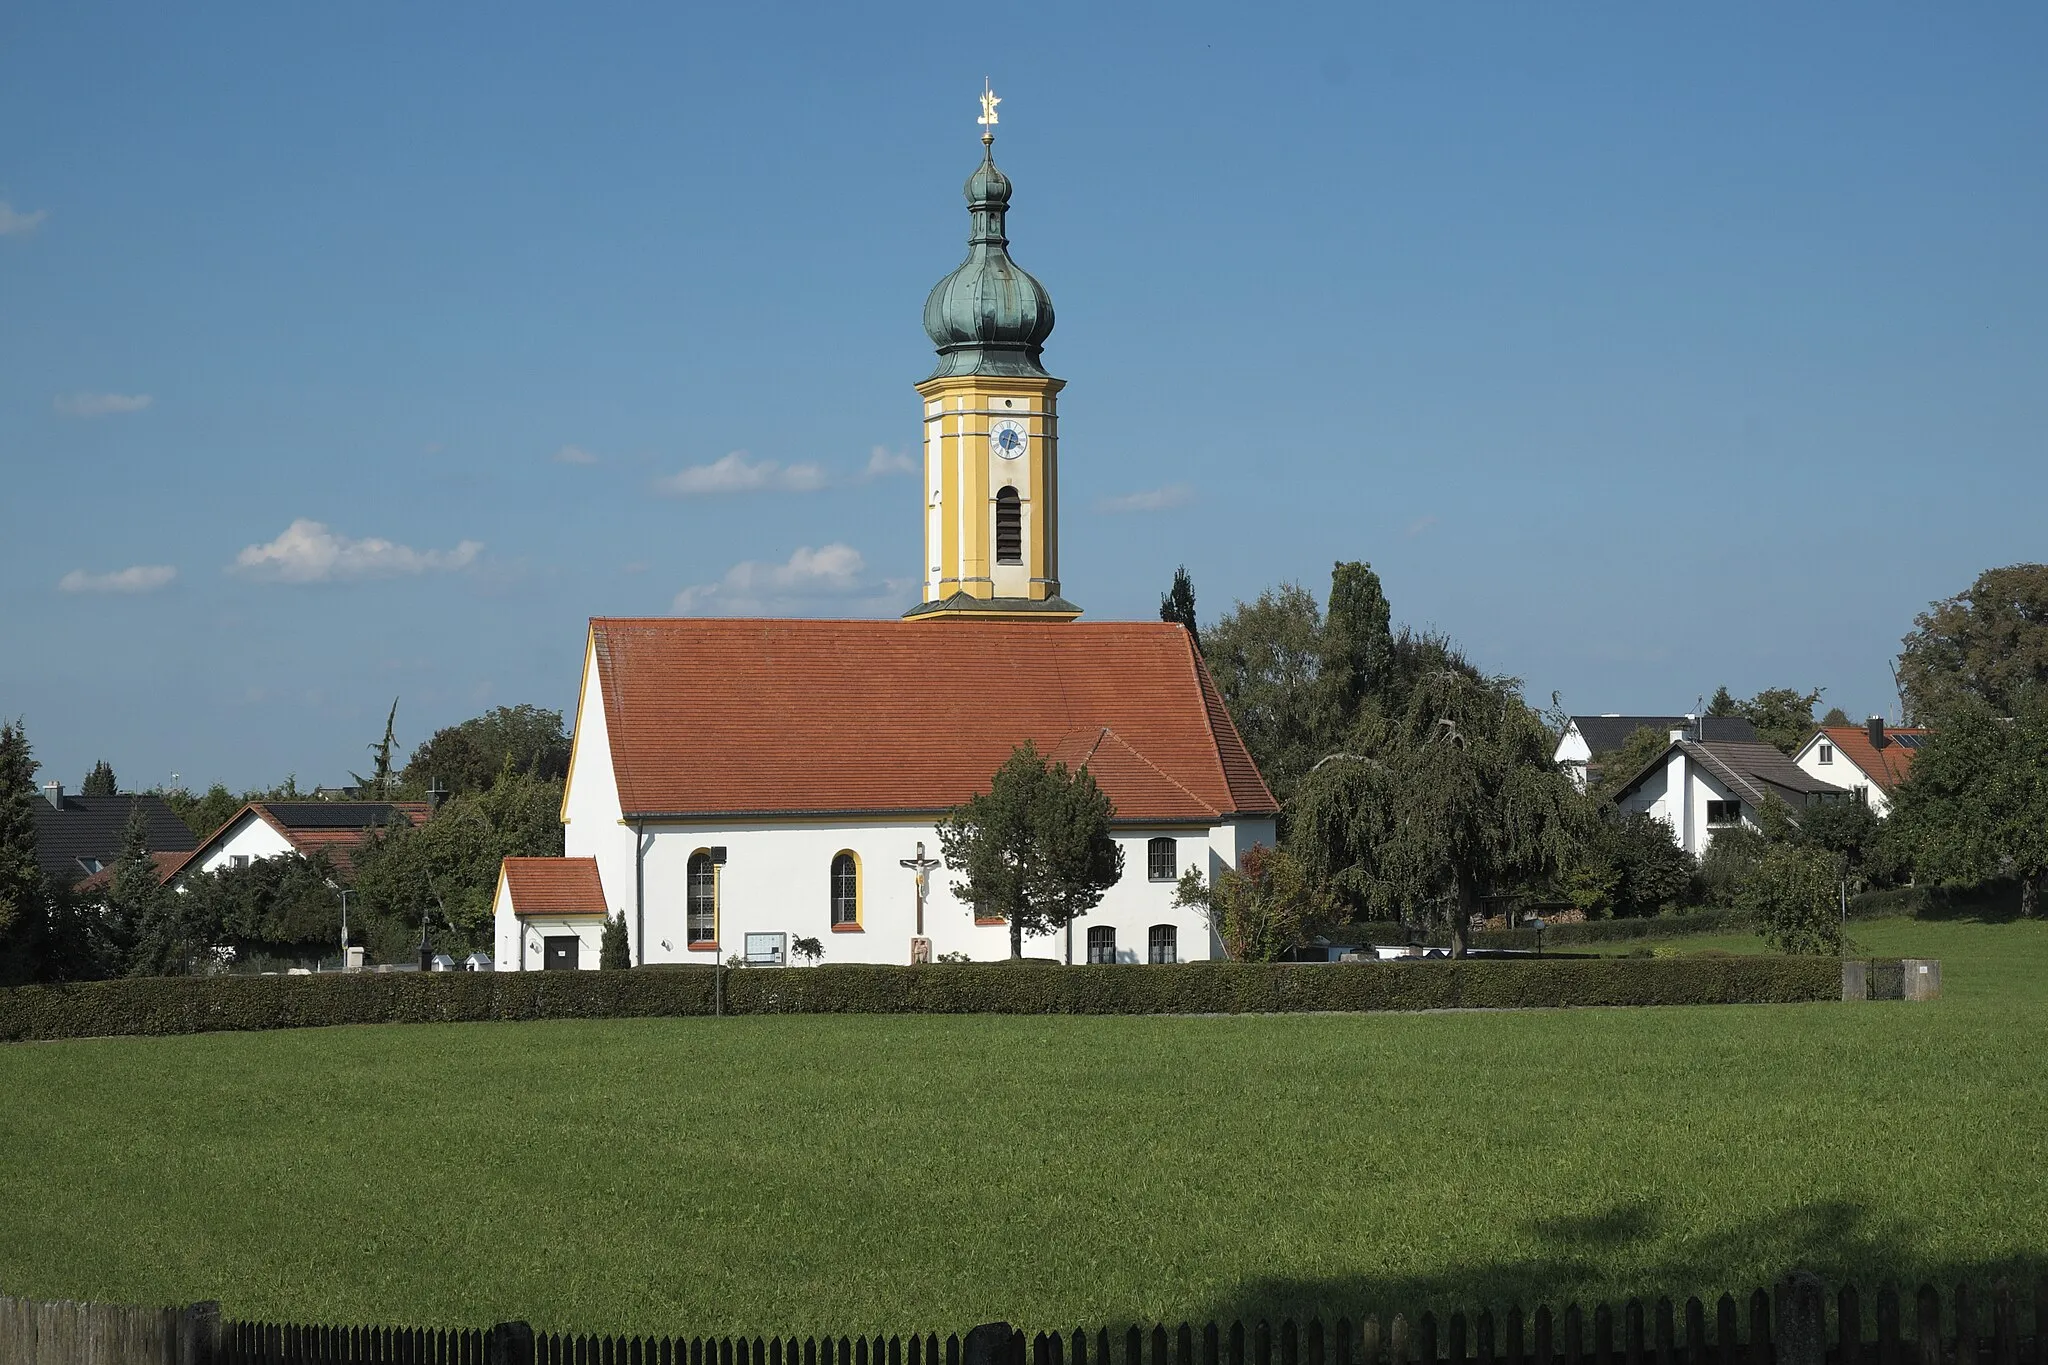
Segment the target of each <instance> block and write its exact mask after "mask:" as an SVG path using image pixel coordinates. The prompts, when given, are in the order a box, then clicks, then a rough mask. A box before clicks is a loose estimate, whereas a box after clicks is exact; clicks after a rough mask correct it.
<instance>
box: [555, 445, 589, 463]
mask: <svg viewBox="0 0 2048 1365" xmlns="http://www.w3.org/2000/svg"><path fill="white" fill-rule="evenodd" d="M553 458H554V461H555V463H556V464H596V463H597V456H595V455H593V454H591V453H590V452H589V451H587V450H585V449H584V448H583V447H582V446H563V447H562V448H561V449H560V450H558V451H556V452H555V453H554V457H553Z"/></svg>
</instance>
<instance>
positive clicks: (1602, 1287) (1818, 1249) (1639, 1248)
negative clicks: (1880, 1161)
mask: <svg viewBox="0 0 2048 1365" xmlns="http://www.w3.org/2000/svg"><path fill="white" fill-rule="evenodd" d="M1445 1216H1446V1217H1456V1216H1457V1210H1456V1209H1455V1208H1454V1207H1447V1208H1446V1209H1445ZM1665 1223H1666V1220H1665V1219H1664V1218H1663V1217H1662V1215H1661V1214H1660V1213H1659V1211H1658V1210H1657V1209H1656V1208H1655V1207H1654V1206H1652V1205H1650V1204H1648V1203H1645V1202H1624V1203H1619V1204H1616V1205H1614V1206H1613V1207H1611V1208H1608V1209H1605V1210H1603V1211H1600V1212H1597V1213H1590V1214H1582V1215H1572V1216H1569V1217H1561V1218H1544V1219H1536V1220H1532V1221H1531V1222H1530V1223H1529V1224H1527V1225H1526V1226H1527V1230H1528V1231H1529V1232H1530V1233H1533V1234H1534V1237H1535V1239H1536V1240H1537V1241H1538V1242H1539V1243H1540V1247H1541V1249H1540V1250H1539V1251H1537V1252H1536V1253H1535V1254H1533V1255H1528V1256H1523V1257H1519V1258H1512V1259H1510V1258H1504V1259H1501V1260H1498V1261H1491V1262H1478V1263H1474V1264H1469V1265H1462V1266H1458V1267H1455V1268H1452V1269H1447V1270H1441V1271H1434V1272H1424V1273H1421V1274H1416V1275H1408V1276H1381V1277H1374V1276H1359V1277H1355V1278H1354V1277H1341V1276H1333V1277H1324V1278H1315V1277H1296V1276H1274V1277H1271V1278H1266V1279H1258V1280H1252V1281H1249V1282H1247V1283H1244V1284H1241V1285H1238V1286H1236V1287H1234V1288H1232V1289H1230V1290H1229V1291H1228V1292H1226V1293H1223V1294H1220V1295H1215V1296H1212V1297H1211V1298H1209V1299H1208V1300H1207V1301H1206V1302H1195V1303H1190V1304H1189V1305H1188V1312H1187V1313H1185V1314H1184V1315H1181V1316H1183V1317H1184V1318H1185V1320H1186V1321H1188V1322H1190V1323H1196V1324H1200V1323H1205V1322H1211V1321H1213V1322H1217V1323H1222V1324H1228V1323H1230V1322H1233V1321H1241V1322H1244V1323H1246V1324H1248V1325H1249V1324H1251V1323H1254V1322H1256V1321H1258V1320H1259V1319H1261V1318H1265V1319H1270V1320H1272V1321H1275V1322H1278V1321H1279V1320H1281V1319H1283V1318H1290V1317H1291V1318H1295V1319H1297V1320H1306V1319H1308V1318H1311V1317H1317V1316H1320V1317H1322V1318H1323V1319H1324V1320H1325V1321H1334V1320H1335V1319H1336V1318H1338V1317H1342V1316H1348V1317H1350V1318H1352V1319H1353V1320H1354V1321H1356V1320H1357V1319H1358V1318H1359V1317H1360V1316H1361V1315H1364V1314H1378V1315H1380V1316H1382V1317H1389V1316H1391V1315H1392V1314H1394V1313H1397V1312H1398V1313H1406V1314H1408V1315H1410V1317H1411V1319H1412V1318H1413V1317H1414V1316H1415V1315H1418V1314H1420V1313H1422V1312H1424V1311H1425V1310H1427V1311H1432V1312H1435V1313H1437V1314H1438V1315H1440V1316H1441V1315H1443V1314H1446V1313H1449V1312H1452V1311H1455V1310H1460V1309H1462V1310H1464V1311H1466V1312H1468V1313H1469V1312H1476V1311H1477V1310H1479V1309H1481V1308H1493V1309H1495V1310H1504V1309H1506V1308H1508V1307H1510V1306H1514V1305H1520V1306H1521V1307H1522V1308H1523V1309H1525V1310H1528V1311H1533V1310H1534V1309H1535V1308H1536V1306H1537V1305H1539V1304H1549V1305H1551V1306H1552V1308H1553V1309H1555V1310H1558V1311H1562V1310H1563V1308H1564V1306H1565V1305H1566V1304H1568V1303H1574V1302H1576V1303H1579V1304H1581V1305H1582V1306H1585V1307H1588V1308H1590V1306H1591V1305H1593V1304H1595V1303H1600V1302H1606V1303H1612V1304H1614V1305H1616V1306H1617V1307H1619V1305H1620V1304H1621V1303H1622V1301H1624V1300H1625V1299H1627V1298H1628V1297H1630V1296H1632V1295H1633V1296H1639V1297H1641V1298H1642V1299H1643V1300H1644V1302H1645V1303H1646V1304H1647V1303H1650V1302H1652V1301H1654V1300H1655V1299H1656V1298H1657V1297H1659V1296H1669V1297H1670V1298H1671V1300H1672V1302H1673V1303H1674V1304H1678V1305H1683V1303H1684V1301H1685V1298H1686V1296H1688V1295H1694V1294H1696V1295H1698V1296H1699V1298H1700V1299H1701V1301H1702V1302H1703V1303H1705V1304H1707V1305H1708V1316H1709V1318H1710V1319H1711V1317H1712V1314H1713V1309H1712V1305H1713V1303H1714V1301H1715V1300H1716V1299H1718V1298H1719V1297H1720V1295H1721V1294H1722V1293H1723V1292H1727V1293H1732V1294H1733V1295H1735V1297H1736V1299H1737V1301H1738V1302H1741V1301H1742V1300H1743V1299H1744V1298H1745V1297H1746V1296H1747V1295H1748V1294H1749V1292H1750V1291H1751V1290H1754V1289H1756V1288H1758V1287H1760V1286H1767V1285H1769V1284H1771V1283H1774V1282H1775V1281H1776V1280H1777V1279H1778V1278H1779V1277H1781V1276H1783V1275H1784V1274H1786V1273H1787V1272H1789V1271H1792V1270H1806V1271H1811V1272H1812V1273H1814V1274H1816V1275H1818V1276H1820V1277H1821V1279H1822V1280H1823V1281H1824V1282H1825V1283H1826V1284H1827V1285H1828V1286H1829V1289H1830V1290H1831V1291H1832V1290H1833V1289H1835V1288H1838V1287H1840V1286H1841V1285H1844V1284H1854V1285H1855V1286H1857V1287H1858V1289H1860V1290H1861V1291H1862V1292H1863V1302H1864V1304H1865V1305H1866V1307H1865V1309H1864V1311H1865V1313H1866V1314H1868V1313H1869V1312H1871V1311H1872V1308H1871V1305H1874V1304H1875V1302H1876V1294H1877V1291H1878V1290H1879V1289H1880V1288H1881V1287H1883V1286H1884V1285H1887V1284H1891V1285H1896V1286H1898V1287H1899V1289H1900V1290H1901V1292H1902V1293H1904V1294H1908V1295H1910V1293H1911V1291H1912V1290H1913V1289H1914V1288H1917V1287H1918V1286H1919V1285H1921V1284H1923V1283H1930V1284H1934V1285H1938V1286H1941V1287H1942V1292H1943V1297H1944V1298H1946V1297H1947V1292H1948V1288H1949V1287H1950V1286H1953V1285H1955V1284H1957V1283H1958V1282H1967V1283H1969V1284H1970V1285H1972V1286H1973V1287H1978V1288H1987V1287H1989V1286H1990V1285H1991V1284H1992V1283H1993V1282H1995V1281H1996V1280H1998V1279H2000V1278H2007V1277H2009V1278H2010V1279H2011V1280H2012V1281H2013V1283H2014V1285H2015V1286H2016V1287H2021V1292H2022V1293H2023V1294H2026V1293H2028V1292H2029V1291H2031V1290H2032V1288H2033V1285H2034V1283H2035V1277H2036V1276H2038V1275H2040V1274H2042V1273H2043V1272H2044V1271H2048V1246H2044V1247H2042V1248H2030V1249H2029V1250H2028V1251H2027V1252H2025V1253H2022V1254H2020V1255H2016V1256H2012V1257H2008V1258H2004V1259H1989V1258H1987V1259H1983V1260H1972V1261H1956V1260H1936V1259H1931V1258H1929V1257H1927V1256H1925V1255H1924V1254H1922V1253H1921V1252H1920V1251H1919V1249H1918V1245H1917V1244H1918V1241H1919V1239H1918V1238H1916V1237H1915V1236H1914V1235H1913V1232H1912V1225H1911V1224H1910V1223H1909V1221H1908V1220H1907V1219H1905V1218H1903V1217H1899V1216H1891V1215H1883V1214H1876V1213H1873V1212H1872V1211H1870V1210H1869V1209H1866V1208H1864V1207H1862V1206H1860V1205H1855V1204H1847V1203H1823V1204H1807V1205H1801V1206H1797V1207H1793V1208H1789V1209H1785V1210H1783V1211H1779V1212H1774V1213H1769V1214H1765V1215H1761V1216H1758V1217H1755V1218H1751V1219H1748V1220H1745V1221H1742V1222H1739V1223H1735V1224H1731V1225H1729V1226H1727V1227H1724V1228H1719V1229H1716V1230H1714V1231H1712V1232H1710V1233H1707V1234H1704V1235H1691V1236H1687V1235H1680V1234H1677V1233H1674V1232H1671V1231H1669V1230H1668V1229H1667V1228H1666V1227H1665ZM1518 1240H1520V1239H1518ZM1743 1311H1744V1312H1745V1314H1746V1312H1747V1309H1744V1310H1743ZM1145 1320H1146V1319H1145V1318H1144V1317H1143V1316H1142V1315H1141V1316H1138V1317H1130V1318H1126V1319H1123V1320H1121V1321H1139V1322H1142V1321H1145ZM1745 1320H1746V1319H1745ZM1116 1321H1119V1320H1111V1323H1110V1324H1109V1325H1114V1324H1115V1322H1116ZM1090 1325H1091V1326H1094V1325H1096V1324H1090Z"/></svg>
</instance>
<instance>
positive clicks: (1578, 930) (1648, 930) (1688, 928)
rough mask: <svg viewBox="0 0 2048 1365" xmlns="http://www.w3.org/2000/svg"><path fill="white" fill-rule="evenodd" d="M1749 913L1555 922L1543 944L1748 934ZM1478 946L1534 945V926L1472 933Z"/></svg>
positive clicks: (1557, 945) (1708, 912)
mask: <svg viewBox="0 0 2048 1365" xmlns="http://www.w3.org/2000/svg"><path fill="white" fill-rule="evenodd" d="M1749 928H1750V922H1749V919H1748V917H1747V916H1745V915H1743V914H1741V913H1740V912H1738V911H1735V910H1693V911H1688V912H1687V913H1685V914H1682V915H1646V916H1643V917H1642V918H1640V919H1595V920H1586V921H1585V922H1584V923H1581V924H1553V925H1548V926H1546V927H1545V928H1544V930H1543V946H1544V947H1546V948H1569V947H1571V946H1572V945H1574V944H1580V943H1626V942H1629V941H1631V940H1634V939H1639V938H1680V937H1683V936H1684V935H1687V934H1733V933H1744V932H1747V931H1748V930H1749ZM1472 946H1473V947H1475V948H1534V947H1535V946H1536V931H1535V930H1534V929H1488V930H1485V931H1484V932H1481V933H1477V934H1474V935H1473V936H1472Z"/></svg>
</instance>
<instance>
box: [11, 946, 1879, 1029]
mask: <svg viewBox="0 0 2048 1365" xmlns="http://www.w3.org/2000/svg"><path fill="white" fill-rule="evenodd" d="M712 990H713V983H712V973H711V972H710V971H709V970H708V969H701V968H700V969H696V970H682V971H631V972H507V973H502V974H501V973H493V972H448V973H426V974H420V973H396V972H394V973H351V974H346V975H344V974H339V973H335V974H326V975H318V976H259V977H235V976H221V977H150V978H140V979H124V980H118V981H93V982H83V983H79V984H76V985H64V986H22V987H17V988H15V989H13V990H8V991H0V1041H7V1042H14V1041H20V1040H24V1039H37V1038H84V1037H104V1036H114V1035H136V1034H140V1035H150V1034H171V1033H203V1032H210V1031H214V1030H224V1029H274V1028H309V1027H315V1026H320V1025H328V1024H387V1023H455V1022H463V1021H471V1020H486V1019H615V1018H636V1017H647V1016H668V1015H701V1014H710V1013H711V1012H712ZM1840 993H1841V968H1840V963H1839V962H1838V961H1837V959H1835V958H1831V957H1829V958H1818V957H1810V958H1799V957H1762V956H1759V957H1738V958H1710V959H1698V958H1693V959H1654V960H1642V959H1632V960H1623V959H1604V960H1603V959H1589V960H1579V961H1548V960H1545V961H1529V962H1513V961H1441V960H1440V961H1427V962H1403V963H1384V964H1377V965H1375V964H1366V963H1361V964H1352V963H1344V964H1337V963H1330V964H1326V965H1318V964H1293V965H1290V964H1278V963H1276V964H1264V963H1234V962H1191V963H1184V964H1181V965H1179V966H1171V967H1152V966H1118V967H1061V966H1035V965H1023V966H1004V965H998V964H993V963H981V964H974V963H966V964H955V963H947V964H938V965H933V966H928V967H878V966H857V965H837V966H822V967H805V968H792V969H787V970H780V971H771V970H752V971H747V970H738V971H729V972H727V973H726V974H725V1008H726V1010H727V1011H728V1012H730V1013H733V1014H1252V1013H1285V1012H1292V1011H1316V1010H1430V1009H1509V1008H1537V1007H1553V1006H1562V1005H1715V1004H1772V1003H1780V1002H1786V1001H1796V1000H1833V999H1838V998H1839V997H1840Z"/></svg>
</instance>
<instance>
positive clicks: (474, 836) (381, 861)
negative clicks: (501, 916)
mask: <svg viewBox="0 0 2048 1365" xmlns="http://www.w3.org/2000/svg"><path fill="white" fill-rule="evenodd" d="M561 811H562V784H561V783H560V782H559V781H543V780H541V779H538V778H533V777H527V776H524V775H522V774H519V773H513V772H501V773H500V774H499V775H498V779H497V781H495V782H493V783H492V784H491V785H490V787H489V788H487V789H486V790H484V791H481V792H472V793H469V794H467V795H463V796H457V797H452V798H450V799H449V801H448V802H447V803H446V804H445V805H443V806H442V807H441V809H440V810H439V811H438V812H436V813H435V815H434V818H433V819H431V820H429V821H428V822H427V823H426V824H424V825H422V826H419V827H418V828H415V827H414V826H413V825H412V823H411V822H410V821H405V820H401V821H397V822H394V823H393V824H391V825H388V826H386V827H384V828H382V829H379V830H376V831H375V832H373V833H372V835H371V837H370V839H369V841H368V842H367V843H366V844H365V845H364V846H363V847H362V848H361V849H360V850H358V851H357V853H356V854H355V855H354V858H353V863H354V880H353V883H352V885H353V886H354V888H355V889H356V890H357V891H359V892H360V893H362V900H361V902H360V903H361V904H362V905H363V907H364V925H365V944H366V946H367V947H368V948H369V949H370V951H371V952H372V954H374V955H375V956H376V957H377V958H379V959H380V960H383V961H399V960H403V959H405V958H407V957H409V956H411V953H412V951H413V950H414V949H415V947H416V946H417V944H418V943H419V933H420V923H421V921H422V920H423V919H429V918H433V917H439V919H440V920H441V922H442V923H443V925H444V926H445V929H446V934H445V936H444V937H443V938H442V939H441V940H440V941H439V942H438V944H437V946H439V947H443V948H445V949H446V950H448V951H449V952H450V953H454V954H457V955H459V954H461V953H466V952H468V951H470V950H471V949H474V948H481V947H484V946H486V945H488V944H489V943H490V942H491V941H492V939H493V937H494V936H495V925H494V922H493V919H492V900H493V897H494V896H495V895H496V894H497V887H498V868H499V865H500V864H501V863H502V862H503V861H504V860H505V859H506V858H508V857H519V858H558V857H560V856H561V854H562V819H561ZM430 938H431V936H430Z"/></svg>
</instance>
